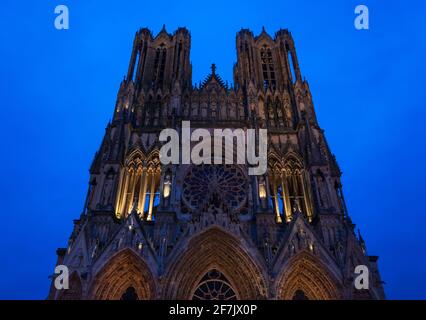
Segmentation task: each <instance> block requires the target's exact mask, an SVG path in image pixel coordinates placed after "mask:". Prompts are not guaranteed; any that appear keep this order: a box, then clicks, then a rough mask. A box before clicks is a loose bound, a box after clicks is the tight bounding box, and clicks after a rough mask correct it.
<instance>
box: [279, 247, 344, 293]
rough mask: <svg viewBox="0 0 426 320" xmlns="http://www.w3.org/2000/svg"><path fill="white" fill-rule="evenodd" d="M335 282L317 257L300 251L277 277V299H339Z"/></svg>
mask: <svg viewBox="0 0 426 320" xmlns="http://www.w3.org/2000/svg"><path fill="white" fill-rule="evenodd" d="M336 283H337V282H336V281H335V280H334V279H333V277H332V276H331V274H330V272H328V271H327V268H326V267H325V266H324V265H323V264H322V263H321V262H320V261H318V259H317V258H316V257H314V256H312V255H310V254H308V253H304V252H303V253H301V254H299V255H297V256H295V257H294V258H292V259H291V261H290V263H289V264H288V266H287V267H285V268H284V270H283V272H282V274H281V275H280V277H278V285H277V298H278V299H279V300H334V299H340V298H341V297H340V294H339V290H338V286H337V284H336Z"/></svg>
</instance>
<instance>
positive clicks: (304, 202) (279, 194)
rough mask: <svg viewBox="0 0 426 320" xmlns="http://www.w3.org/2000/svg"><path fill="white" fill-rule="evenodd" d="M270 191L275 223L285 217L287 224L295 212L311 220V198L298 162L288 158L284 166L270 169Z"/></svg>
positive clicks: (307, 184)
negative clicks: (275, 217) (275, 218)
mask: <svg viewBox="0 0 426 320" xmlns="http://www.w3.org/2000/svg"><path fill="white" fill-rule="evenodd" d="M270 172H271V178H270V179H269V181H270V189H271V190H272V191H271V197H272V202H273V204H274V209H275V213H276V216H277V221H278V222H281V221H282V219H281V216H282V215H285V221H287V222H289V221H290V220H291V218H292V216H293V214H294V213H296V212H301V213H303V214H304V215H306V216H307V217H308V219H309V220H311V219H312V209H311V197H310V188H309V181H308V180H309V179H308V176H307V174H306V172H305V170H304V169H303V167H302V166H301V164H300V162H299V161H298V160H297V159H295V158H293V157H289V158H288V159H287V161H286V163H285V164H284V166H281V165H277V166H275V167H273V168H270Z"/></svg>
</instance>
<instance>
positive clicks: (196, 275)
mask: <svg viewBox="0 0 426 320" xmlns="http://www.w3.org/2000/svg"><path fill="white" fill-rule="evenodd" d="M258 260H260V259H258ZM258 260H257V259H255V258H254V257H253V256H252V255H251V254H250V253H249V249H248V248H246V247H245V246H244V245H243V244H242V242H241V240H239V239H237V238H235V237H234V236H232V235H230V234H229V233H227V232H225V231H223V230H221V229H219V228H217V227H214V228H211V229H209V230H207V231H205V232H203V233H201V234H199V235H197V236H195V237H194V238H192V239H191V240H190V241H189V243H188V245H187V250H186V251H185V252H184V253H183V254H182V253H180V254H179V253H177V254H176V255H175V257H174V262H172V264H171V265H170V267H169V268H168V271H167V277H166V279H167V280H166V281H167V283H166V286H165V290H164V298H165V299H184V300H187V299H192V298H194V293H195V292H196V291H197V289H199V288H200V287H199V285H200V284H202V283H203V281H206V280H208V279H206V275H208V273H209V272H211V271H212V270H213V271H215V272H218V273H220V274H221V276H223V277H218V279H220V281H219V282H221V283H224V284H226V286H228V287H229V288H230V289H232V291H234V294H235V298H238V299H264V298H266V296H267V291H266V285H265V275H264V274H263V273H262V271H261V270H266V268H265V267H264V266H263V265H261V263H260V262H258ZM206 283H207V282H206ZM222 293H223V292H222Z"/></svg>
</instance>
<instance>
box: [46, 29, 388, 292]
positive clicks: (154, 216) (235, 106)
mask: <svg viewBox="0 0 426 320" xmlns="http://www.w3.org/2000/svg"><path fill="white" fill-rule="evenodd" d="M190 44H191V42H190V34H189V32H188V30H186V29H185V28H179V29H178V30H177V31H176V32H175V33H174V34H169V33H167V32H166V30H165V29H164V28H163V30H162V31H161V32H160V33H159V34H158V35H157V36H155V37H153V35H152V33H151V32H150V31H149V30H147V29H141V30H140V31H138V32H137V33H136V37H135V41H134V45H133V51H132V55H131V59H130V64H129V70H128V73H127V76H126V77H125V79H124V80H123V82H122V83H121V86H120V89H119V92H118V97H117V102H116V105H115V109H114V115H113V119H112V121H111V122H110V123H109V124H108V126H107V128H106V132H105V136H104V139H103V141H102V143H101V146H100V149H99V151H98V152H97V153H96V155H95V158H94V160H93V164H92V166H91V168H90V182H89V188H88V193H87V199H86V203H85V209H84V212H83V213H82V215H81V216H80V218H79V219H78V220H75V221H74V229H73V232H72V234H71V237H70V239H69V243H68V247H67V248H63V249H58V252H57V253H58V261H57V264H64V265H66V266H68V268H69V269H70V289H69V290H56V289H55V288H54V286H53V284H52V287H51V290H50V293H49V298H50V299H357V298H368V299H382V298H384V291H383V287H382V282H381V280H380V276H379V273H378V269H377V264H376V261H377V257H374V256H369V255H367V253H366V250H365V245H364V243H363V240H362V238H361V237H360V236H358V237H357V236H356V235H355V233H354V225H353V224H352V222H351V220H350V218H349V217H348V214H347V211H346V207H345V202H344V198H343V193H342V186H341V183H340V176H341V172H340V170H339V167H338V165H337V163H336V160H335V158H334V156H333V155H332V154H331V152H330V149H329V147H328V145H327V142H326V140H325V137H324V134H323V130H322V129H321V128H320V127H319V125H318V123H317V119H316V116H315V111H314V107H313V102H312V97H311V94H310V90H309V86H308V83H307V82H306V81H304V80H302V76H301V72H300V68H299V64H298V61H297V56H296V51H295V47H294V43H293V39H292V36H291V34H290V33H289V32H288V31H287V30H279V31H278V32H277V33H276V34H275V36H274V37H273V38H272V37H271V36H270V35H268V34H267V33H266V32H265V31H264V30H263V31H262V33H261V34H260V35H258V36H254V35H253V33H252V32H251V31H249V30H246V29H242V30H241V31H240V32H238V34H237V38H236V47H237V63H236V64H235V66H234V84H233V85H232V86H228V84H226V83H224V81H223V80H222V79H221V78H220V76H219V75H218V74H217V73H216V67H215V66H214V65H213V66H212V71H211V73H210V74H209V75H208V76H207V77H206V79H205V80H204V81H203V82H202V83H201V84H200V85H199V86H194V85H193V82H192V76H191V74H192V69H191V63H190ZM184 120H190V121H191V127H194V128H207V129H213V128H242V129H244V130H245V129H247V128H265V129H268V170H267V173H266V174H265V175H263V176H249V175H248V174H247V168H246V166H244V165H162V164H161V163H160V161H159V148H160V147H161V143H160V142H159V141H158V137H159V133H160V131H161V130H162V129H164V128H175V129H176V130H179V128H180V126H181V123H182V121H184ZM357 265H366V266H368V268H369V270H370V289H369V290H356V289H355V288H354V284H353V280H354V269H355V266H357Z"/></svg>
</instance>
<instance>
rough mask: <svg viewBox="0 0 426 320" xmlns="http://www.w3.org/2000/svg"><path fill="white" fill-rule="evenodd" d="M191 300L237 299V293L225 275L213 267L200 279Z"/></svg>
mask: <svg viewBox="0 0 426 320" xmlns="http://www.w3.org/2000/svg"><path fill="white" fill-rule="evenodd" d="M192 300H237V295H236V294H235V290H234V289H233V288H232V287H231V285H230V284H229V282H228V280H227V279H226V278H225V276H224V275H223V274H222V273H220V272H219V271H217V270H215V269H213V270H211V271H210V272H208V273H207V274H206V275H205V276H204V277H203V279H201V281H200V283H199V285H198V287H197V289H195V292H194V294H193V296H192Z"/></svg>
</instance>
